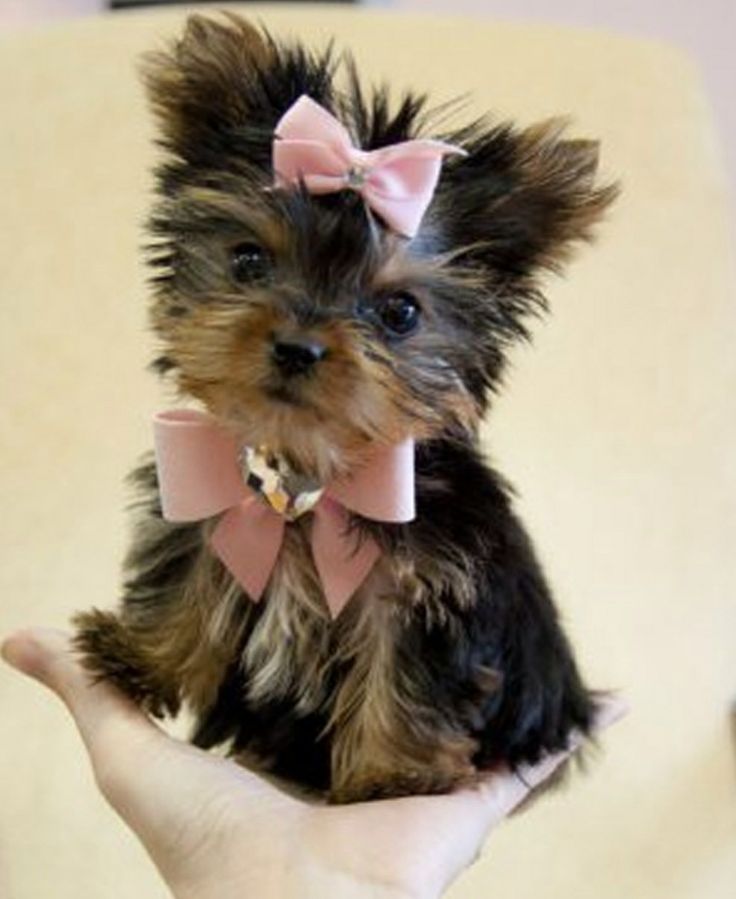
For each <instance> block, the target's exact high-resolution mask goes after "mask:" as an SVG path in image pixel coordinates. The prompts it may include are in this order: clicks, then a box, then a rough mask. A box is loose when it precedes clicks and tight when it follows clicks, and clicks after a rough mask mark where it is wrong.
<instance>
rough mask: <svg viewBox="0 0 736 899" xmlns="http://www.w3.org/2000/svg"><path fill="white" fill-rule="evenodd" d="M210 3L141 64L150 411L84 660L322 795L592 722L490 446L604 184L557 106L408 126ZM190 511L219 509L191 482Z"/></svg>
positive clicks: (415, 121) (328, 59) (439, 782)
mask: <svg viewBox="0 0 736 899" xmlns="http://www.w3.org/2000/svg"><path fill="white" fill-rule="evenodd" d="M338 64H339V60H338V61H336V60H335V56H334V53H333V52H332V50H331V49H330V50H327V51H325V52H323V53H313V52H311V51H309V50H307V49H305V48H304V47H302V46H301V45H299V44H295V45H291V44H285V43H281V42H279V41H276V40H275V39H273V38H272V37H271V36H270V35H269V34H268V33H266V32H265V31H264V30H259V29H256V28H254V27H253V26H251V25H250V24H249V23H248V22H246V21H245V20H243V19H240V18H238V17H236V16H235V15H226V17H225V18H224V19H222V20H220V19H218V20H211V19H208V18H203V17H200V16H193V17H192V18H190V19H189V20H188V23H187V26H186V29H185V33H184V35H183V37H181V39H179V40H178V41H176V42H175V43H174V44H172V45H171V46H170V48H169V49H168V50H167V51H164V52H157V53H153V54H149V55H148V56H147V58H146V62H145V66H144V77H145V81H146V85H147V88H148V92H149V95H150V98H151V102H152V106H153V109H154V111H155V113H156V115H157V117H158V119H159V122H160V126H161V128H162V138H161V145H162V147H163V148H164V150H165V152H166V154H167V155H166V159H165V161H164V162H163V163H162V164H161V165H160V167H159V169H158V170H157V184H158V192H159V201H158V203H157V207H156V209H155V211H154V213H153V216H152V218H151V220H150V231H151V234H152V235H153V243H152V253H151V262H152V265H153V266H154V269H155V274H154V277H153V279H152V283H153V293H154V302H153V310H152V322H153V326H154V329H155V332H156V334H157V335H158V337H159V338H160V340H161V342H162V347H163V350H162V352H161V355H160V356H158V358H157V359H156V360H155V362H154V367H155V369H156V370H158V371H159V372H161V373H166V374H167V375H169V376H170V377H173V378H174V380H175V384H176V386H177V388H178V391H179V393H180V394H181V395H182V396H185V397H188V398H193V399H194V400H195V401H197V404H198V406H199V409H200V411H194V410H189V411H180V412H174V413H166V414H164V415H162V416H159V417H158V419H157V422H156V428H157V432H156V433H157V454H156V461H155V462H154V461H152V460H151V459H147V460H146V461H145V462H144V463H143V464H142V465H141V466H140V467H139V468H138V469H137V470H136V471H135V472H134V473H133V475H132V482H133V484H134V485H135V487H136V489H137V491H138V492H139V498H140V499H139V504H138V510H139V515H138V520H137V524H136V528H135V535H134V541H133V544H132V548H131V549H130V552H129V555H128V557H127V562H126V580H125V586H124V592H123V597H122V603H121V607H120V610H119V612H117V613H113V612H109V611H100V610H97V609H94V610H92V611H90V612H86V613H81V614H78V615H77V616H76V618H75V624H76V627H77V632H76V637H75V641H76V647H77V649H78V650H79V651H80V652H81V653H82V655H83V659H84V662H85V664H86V666H87V667H88V669H89V670H90V671H91V672H93V673H94V674H95V675H96V676H98V677H101V678H104V679H106V680H108V681H110V682H112V683H114V684H115V685H116V686H118V687H119V688H121V689H122V690H123V691H124V692H125V693H126V694H128V695H129V696H130V697H131V698H132V699H133V700H134V701H135V702H137V703H139V704H140V705H141V706H142V707H143V708H145V709H146V710H147V711H148V712H150V713H151V714H153V715H157V716H160V715H164V714H167V713H168V714H172V715H174V714H176V713H177V711H178V710H179V709H180V707H181V705H182V703H184V702H185V703H186V704H187V705H188V707H189V708H190V709H191V710H192V712H193V714H194V716H195V718H196V726H195V730H194V733H193V736H192V739H193V742H194V743H195V744H197V745H198V746H202V747H211V746H214V745H216V744H223V743H226V744H227V745H228V746H229V748H230V751H231V753H232V754H233V755H234V756H235V757H237V758H238V759H240V760H242V761H244V762H245V763H246V764H249V765H253V766H256V767H257V768H259V769H260V770H262V771H268V772H270V773H272V774H274V775H276V776H280V777H283V778H286V779H288V780H290V781H292V782H294V783H296V784H298V785H300V786H302V787H304V788H307V789H309V790H312V791H316V792H317V793H319V794H321V795H325V796H327V797H328V798H329V800H330V801H333V802H349V801H356V800H365V799H370V798H378V797H386V796H399V795H404V794H409V793H435V792H443V791H447V790H451V789H453V788H454V787H456V786H458V785H460V784H464V783H468V782H471V781H473V779H474V778H476V777H477V776H478V775H479V773H480V772H483V771H486V770H488V769H490V768H492V767H493V766H496V765H499V764H502V763H505V764H508V765H511V766H512V767H514V766H518V765H520V764H521V763H526V762H534V761H536V760H537V759H539V758H540V756H541V755H542V754H543V753H545V752H549V751H554V750H558V749H561V748H564V747H565V746H566V745H567V742H568V737H569V735H570V733H571V731H573V730H575V731H578V732H580V733H582V734H588V733H589V732H590V729H591V722H592V718H593V714H594V711H595V702H596V694H595V693H593V692H591V691H589V690H588V689H586V687H585V686H584V684H583V682H582V680H581V677H580V675H579V673H578V671H577V668H576V665H575V661H574V659H573V655H572V652H571V649H570V647H569V645H568V642H567V640H566V638H565V636H564V634H563V631H562V629H561V627H560V623H559V621H558V618H557V615H556V612H555V609H554V606H553V602H552V599H551V597H550V591H549V588H548V586H547V584H546V582H545V578H544V576H543V573H542V571H541V570H540V566H539V564H538V562H537V561H536V559H535V556H534V552H533V549H532V546H531V544H530V541H529V538H528V537H527V535H526V533H525V531H524V529H523V527H522V525H521V523H520V522H519V520H518V519H517V517H516V516H515V514H514V512H513V509H512V504H511V499H510V497H511V490H510V488H509V486H508V485H507V484H506V483H505V481H504V480H503V479H502V478H501V477H500V476H499V474H498V473H496V472H495V471H494V470H493V469H491V468H490V467H489V466H488V464H487V462H486V461H485V460H484V459H483V458H482V454H481V450H480V447H479V443H478V426H479V422H480V420H481V417H482V416H483V415H484V413H485V412H486V410H487V408H488V406H489V400H490V397H491V396H492V395H493V393H494V391H496V389H497V388H498V387H499V385H500V383H501V378H502V372H503V368H504V356H505V353H506V350H507V347H509V346H510V345H511V344H513V343H514V342H515V341H517V340H519V339H524V338H527V337H528V333H527V326H526V321H527V319H528V318H529V316H531V315H534V314H537V313H538V312H540V311H541V310H542V309H544V307H545V302H544V299H543V297H542V295H541V293H540V288H539V285H538V280H537V278H538V275H539V274H540V273H541V272H542V271H543V270H545V269H546V270H549V269H552V270H558V269H559V267H560V266H561V264H562V263H563V262H564V261H565V260H566V259H567V258H568V256H569V254H570V251H571V248H572V247H573V246H574V245H575V244H576V243H577V242H580V241H584V240H589V239H590V238H591V229H592V226H593V225H594V223H596V222H597V220H598V219H599V218H600V217H601V215H602V214H603V213H604V211H605V210H606V208H607V207H608V206H609V204H610V203H611V201H612V200H613V198H614V197H615V195H616V187H615V186H614V185H610V184H608V185H605V184H604V185H601V184H599V183H597V181H596V171H597V145H596V144H595V143H594V142H590V141H581V140H570V139H566V138H565V136H564V135H563V126H562V125H561V124H560V123H559V122H558V121H552V122H546V123H543V124H540V125H538V126H535V127H530V128H526V129H523V130H522V129H519V128H516V127H514V126H512V125H509V124H493V123H489V122H488V121H486V120H481V121H476V122H473V123H472V124H469V125H468V126H467V127H464V128H461V129H459V130H456V131H454V132H453V133H451V134H448V135H445V136H444V140H443V141H439V140H429V139H424V138H420V137H419V136H418V135H421V134H426V133H427V132H428V128H429V126H431V123H432V121H433V117H432V115H431V114H430V113H428V112H427V111H426V105H425V99H424V98H423V97H419V96H416V95H414V94H406V95H405V96H404V97H403V98H402V99H401V102H400V103H399V104H398V105H397V107H396V108H395V109H393V108H392V106H391V104H390V102H389V98H388V93H387V91H386V90H385V89H384V88H382V89H379V90H377V91H374V92H372V93H371V94H370V95H368V94H366V92H365V91H364V90H363V89H362V88H361V86H360V84H359V80H358V76H357V74H356V71H355V66H354V64H353V63H352V61H351V59H350V58H347V61H346V65H345V66H344V69H343V71H344V75H345V77H344V86H343V88H342V89H338V87H337V86H336V84H335V80H336V71H337V69H338ZM200 494H201V495H200Z"/></svg>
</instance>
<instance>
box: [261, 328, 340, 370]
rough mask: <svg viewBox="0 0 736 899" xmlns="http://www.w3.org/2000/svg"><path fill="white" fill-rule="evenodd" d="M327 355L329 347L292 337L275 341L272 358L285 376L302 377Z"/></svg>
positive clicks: (306, 339)
mask: <svg viewBox="0 0 736 899" xmlns="http://www.w3.org/2000/svg"><path fill="white" fill-rule="evenodd" d="M326 355H327V347H326V346H324V344H321V343H320V342H319V341H317V340H313V339H309V338H300V337H290V338H288V339H284V340H275V341H274V344H273V350H272V351H271V356H272V358H273V361H274V362H275V363H276V365H277V366H278V367H279V370H280V371H281V373H282V374H284V375H287V376H289V375H302V374H304V373H305V372H308V371H309V370H310V369H311V368H313V366H314V365H315V364H316V363H317V362H319V360H320V359H323V358H324V357H325V356H326Z"/></svg>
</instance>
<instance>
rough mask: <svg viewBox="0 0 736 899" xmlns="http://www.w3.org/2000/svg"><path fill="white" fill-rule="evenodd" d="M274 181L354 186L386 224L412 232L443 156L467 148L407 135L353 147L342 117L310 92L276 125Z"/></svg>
mask: <svg viewBox="0 0 736 899" xmlns="http://www.w3.org/2000/svg"><path fill="white" fill-rule="evenodd" d="M275 133H276V138H277V139H276V140H275V141H274V144H273V167H274V172H275V173H276V184H277V186H278V187H285V186H290V185H296V184H299V182H300V181H303V182H304V185H305V186H306V188H307V190H308V191H309V192H310V193H314V194H327V193H334V192H335V191H339V190H355V191H357V192H358V193H359V194H361V195H362V196H363V199H364V200H365V201H366V203H368V205H369V206H370V207H371V208H372V209H373V210H374V211H375V212H377V213H378V215H380V216H381V218H382V219H383V220H384V221H385V222H386V224H387V225H388V226H389V227H390V228H393V229H394V230H395V231H398V232H399V234H403V235H404V236H406V237H414V235H415V234H416V233H417V231H418V230H419V225H420V223H421V221H422V216H423V215H424V213H425V212H426V210H427V207H428V206H429V204H430V202H431V200H432V195H433V194H434V190H435V187H436V186H437V181H438V179H439V176H440V168H441V166H442V157H443V156H446V155H447V154H450V153H459V154H464V153H465V151H464V150H463V149H462V148H460V147H455V146H453V145H452V144H446V143H443V142H442V141H437V140H408V141H404V142H403V143H400V144H392V145H391V146H389V147H381V148H380V149H378V150H369V151H366V150H360V149H358V148H357V147H354V146H353V144H352V142H351V140H350V135H349V134H348V132H347V131H346V130H345V128H344V127H343V126H342V125H341V124H340V122H338V120H337V119H336V118H335V117H334V116H333V115H332V114H331V113H329V112H328V111H327V110H326V109H324V108H323V107H322V106H320V105H319V103H315V102H314V100H312V99H311V98H310V97H308V96H306V94H304V95H302V96H301V97H299V99H298V100H297V101H296V103H294V104H293V105H292V106H291V107H290V108H289V109H288V110H287V111H286V112H285V113H284V115H283V116H282V117H281V119H280V121H279V123H278V124H277V125H276V132H275Z"/></svg>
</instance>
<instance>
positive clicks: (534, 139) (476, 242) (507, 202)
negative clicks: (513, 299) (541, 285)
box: [432, 119, 618, 283]
mask: <svg viewBox="0 0 736 899" xmlns="http://www.w3.org/2000/svg"><path fill="white" fill-rule="evenodd" d="M564 129H565V123H564V121H561V120H559V119H554V120H550V121H547V122H543V123H541V124H539V125H536V126H532V127H530V128H527V129H525V130H521V131H519V130H517V129H515V128H514V127H513V126H511V125H508V124H502V125H497V126H495V127H491V128H486V127H484V126H482V125H481V126H478V125H476V126H473V127H472V128H471V129H467V130H466V131H464V132H459V133H458V134H457V135H455V136H454V137H451V138H450V140H453V139H454V140H455V141H456V142H458V143H460V144H462V145H464V146H465V148H466V149H467V151H468V155H467V156H465V157H455V158H453V159H451V160H448V162H447V163H446V165H445V169H444V171H443V175H442V179H441V181H440V185H439V189H438V191H437V195H436V199H435V202H434V203H433V210H432V211H433V218H434V219H435V222H436V227H437V228H438V229H439V230H440V231H441V232H442V233H443V235H444V238H445V240H446V241H447V243H448V244H449V248H450V249H451V250H453V251H457V250H459V251H460V256H461V257H462V258H464V259H466V261H469V262H472V263H473V264H474V265H482V266H483V267H484V268H487V269H488V270H489V274H491V276H493V275H495V274H497V275H498V278H499V280H500V281H503V282H504V283H508V282H509V281H510V282H512V283H513V282H514V281H524V282H527V283H528V282H529V280H530V278H531V277H533V275H534V274H535V272H536V271H537V270H538V269H542V268H546V269H552V270H554V271H559V269H560V268H561V266H562V264H563V263H564V262H565V261H566V260H567V259H568V258H569V256H570V254H571V250H572V249H573V247H574V245H575V244H576V243H577V242H580V241H589V240H590V239H591V238H592V235H593V226H594V225H595V223H596V222H597V221H598V220H599V219H600V218H601V216H602V215H603V213H604V212H605V210H606V209H607V208H608V206H609V205H610V204H611V202H612V201H613V200H614V199H615V197H616V196H617V194H618V188H617V186H616V185H615V184H608V185H602V186H601V185H598V184H597V183H596V173H597V169H598V144H597V143H596V142H595V141H586V140H569V139H565V138H564V136H563V132H564ZM466 247H467V250H464V249H463V248H466Z"/></svg>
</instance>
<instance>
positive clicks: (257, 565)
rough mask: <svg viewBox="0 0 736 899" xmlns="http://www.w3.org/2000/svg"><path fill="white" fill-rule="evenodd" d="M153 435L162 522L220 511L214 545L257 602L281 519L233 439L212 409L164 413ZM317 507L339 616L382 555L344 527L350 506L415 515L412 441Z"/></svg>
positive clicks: (367, 513)
mask: <svg viewBox="0 0 736 899" xmlns="http://www.w3.org/2000/svg"><path fill="white" fill-rule="evenodd" d="M154 435H155V447H156V466H157V469H158V479H159V488H160V492H161V505H162V509H163V516H164V518H165V519H166V520H167V521H176V522H185V521H200V520H202V519H204V518H210V517H212V516H214V515H220V516H221V517H220V520H219V522H218V523H217V526H216V528H215V530H214V532H213V534H212V537H211V541H210V545H211V547H212V549H213V550H214V552H215V553H216V555H217V556H218V557H219V558H220V560H221V561H222V562H223V563H224V565H225V566H226V567H227V568H228V569H229V571H230V572H231V574H232V575H233V576H234V577H235V579H236V580H237V581H238V582H239V583H240V584H241V585H242V587H243V589H244V590H245V591H246V593H247V594H248V596H249V597H250V598H251V599H252V600H253V601H254V602H257V601H258V600H259V599H260V598H261V595H262V594H263V591H264V590H265V588H266V585H267V583H268V580H269V578H270V576H271V572H272V571H273V568H274V566H275V564H276V560H277V558H278V554H279V550H280V549H281V544H282V542H283V539H284V528H285V527H286V524H287V522H286V520H285V518H284V517H283V516H282V515H280V514H279V513H278V512H276V511H275V509H273V508H272V507H271V506H269V505H268V503H267V502H265V501H264V500H262V499H261V497H259V495H258V494H257V493H256V492H255V491H253V490H251V488H250V487H248V486H247V485H246V483H245V481H244V479H243V475H242V473H241V470H240V465H239V450H240V447H239V446H238V444H237V441H236V440H235V438H234V437H233V436H232V435H231V434H230V433H229V432H228V431H226V430H224V429H223V428H222V427H220V426H219V425H218V424H217V423H216V422H215V420H214V419H213V418H212V417H210V416H209V415H206V414H204V413H202V412H195V411H190V410H180V411H172V412H163V413H161V414H159V415H157V416H156V417H155V419H154ZM312 511H313V513H314V520H313V523H312V533H311V545H312V555H313V557H314V563H315V566H316V568H317V572H318V574H319V577H320V580H321V582H322V586H323V589H324V593H325V599H326V600H327V606H328V608H329V610H330V614H331V615H332V617H333V618H334V617H336V616H337V615H338V614H339V613H340V611H341V610H342V608H343V606H344V605H345V603H347V601H348V600H349V599H350V597H351V596H352V595H353V593H354V592H355V591H356V590H357V588H358V587H359V586H360V584H361V583H362V582H363V580H364V579H365V578H366V577H367V575H368V573H369V572H370V570H371V568H372V567H373V565H374V564H375V562H376V560H377V559H378V557H379V555H380V549H379V547H378V545H377V544H376V543H375V541H374V540H372V539H371V538H369V537H364V538H363V539H362V540H357V539H356V535H355V534H351V533H350V532H349V531H348V524H349V512H355V513H357V514H358V515H361V516H363V517H365V518H371V519H374V520H377V521H387V522H406V521H411V520H412V519H413V517H414V446H413V442H412V441H411V440H408V441H406V442H404V443H401V444H398V445H396V446H392V447H385V448H384V447H382V448H380V449H379V450H378V451H377V452H376V454H375V456H374V457H373V459H372V460H371V461H370V462H369V463H368V464H367V465H366V466H365V467H364V468H362V469H360V470H359V471H357V472H356V473H355V475H354V476H353V477H352V478H350V479H349V480H344V481H335V482H333V483H331V484H329V485H328V486H327V488H326V489H325V491H324V493H323V494H322V496H321V498H320V499H319V501H318V502H317V504H316V505H315V506H314V508H313V510H312Z"/></svg>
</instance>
